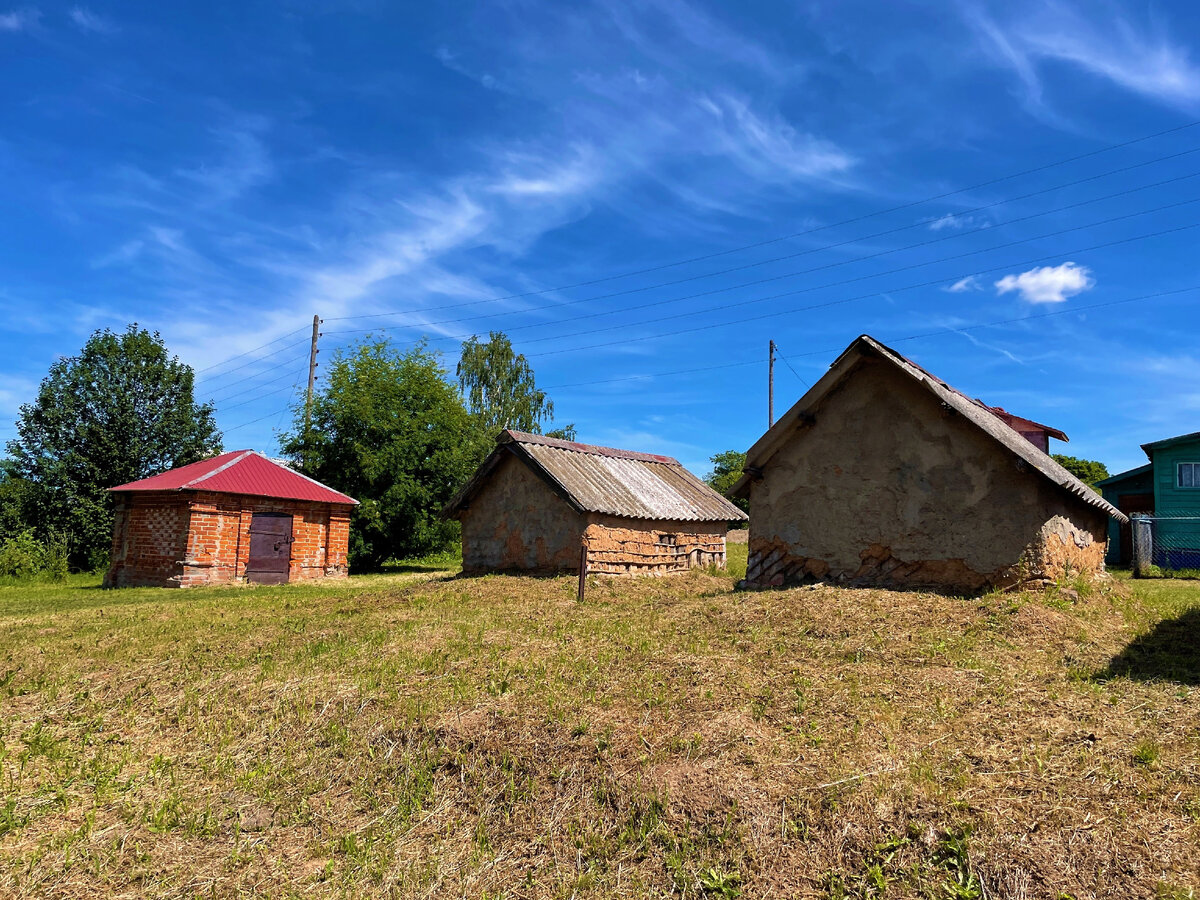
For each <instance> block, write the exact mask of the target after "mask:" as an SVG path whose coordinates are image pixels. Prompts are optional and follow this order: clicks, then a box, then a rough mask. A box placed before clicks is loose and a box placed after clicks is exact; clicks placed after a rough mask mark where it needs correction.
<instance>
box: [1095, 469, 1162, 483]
mask: <svg viewBox="0 0 1200 900" xmlns="http://www.w3.org/2000/svg"><path fill="white" fill-rule="evenodd" d="M1152 471H1154V464H1153V463H1146V464H1145V465H1144V466H1138V467H1137V468H1136V469H1130V470H1129V471H1127V472H1118V473H1117V474H1116V475H1109V476H1108V477H1107V478H1104V479H1102V480H1100V481H1097V482H1096V483H1095V485H1094V487H1108V486H1109V485H1113V484H1116V483H1117V482H1118V481H1125V480H1126V479H1129V478H1134V477H1136V476H1138V475H1146V474H1149V473H1150V472H1152Z"/></svg>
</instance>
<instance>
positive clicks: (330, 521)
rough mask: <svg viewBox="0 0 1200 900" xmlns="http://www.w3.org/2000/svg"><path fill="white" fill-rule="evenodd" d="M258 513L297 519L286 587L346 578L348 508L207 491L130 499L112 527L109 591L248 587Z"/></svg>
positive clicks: (129, 496)
mask: <svg viewBox="0 0 1200 900" xmlns="http://www.w3.org/2000/svg"><path fill="white" fill-rule="evenodd" d="M255 513H284V514H289V515H291V517H292V543H291V560H290V563H289V566H288V581H293V582H294V581H317V580H320V579H323V578H344V577H345V576H346V574H347V570H348V569H347V560H346V553H347V548H348V546H349V541H350V507H349V506H346V505H342V504H332V503H311V502H306V501H298V500H282V499H273V498H270V497H249V496H243V495H238V494H218V493H206V492H192V491H189V492H173V491H172V492H162V493H157V492H145V493H136V492H130V493H128V494H125V495H123V500H122V502H121V504H120V506H119V507H118V509H117V516H116V523H115V525H114V528H113V549H112V565H111V566H110V568H109V571H108V574H107V575H106V576H105V579H104V583H105V585H106V586H108V587H133V586H162V587H191V586H194V585H201V584H238V583H243V582H245V581H246V566H247V563H248V562H249V559H250V523H251V521H252V519H253V517H254V514H255Z"/></svg>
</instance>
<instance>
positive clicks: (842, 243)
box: [326, 147, 1200, 334]
mask: <svg viewBox="0 0 1200 900" xmlns="http://www.w3.org/2000/svg"><path fill="white" fill-rule="evenodd" d="M1194 153H1200V147H1190V148H1188V149H1187V150H1183V151H1180V152H1178V153H1171V154H1167V155H1165V156H1160V157H1156V158H1154V159H1150V160H1144V161H1142V162H1139V163H1134V164H1131V165H1127V166H1121V167H1119V168H1116V169H1110V170H1109V171H1107V172H1100V173H1099V174H1096V175H1089V176H1088V177H1086V178H1080V179H1076V180H1075V181H1069V182H1066V183H1063V184H1056V185H1051V186H1050V187H1047V188H1042V189H1040V190H1037V191H1031V192H1029V193H1026V194H1020V195H1018V196H1016V197H1005V198H1003V199H1001V200H996V201H993V202H992V203H985V204H983V205H981V206H976V207H972V208H970V209H963V210H958V211H957V212H956V213H955V215H956V216H969V215H971V214H973V213H978V212H983V211H986V210H989V209H995V208H996V207H998V206H1004V205H1007V204H1009V203H1018V202H1020V201H1022V200H1028V199H1031V198H1033V197H1040V196H1043V195H1045V194H1050V193H1054V192H1055V191H1061V190H1066V189H1068V188H1072V187H1078V186H1079V185H1081V184H1086V183H1088V182H1092V181H1098V180H1100V179H1102V178H1108V177H1111V176H1113V175H1119V174H1124V173H1127V172H1130V171H1132V170H1134V169H1140V168H1145V167H1146V166H1150V165H1156V164H1158V163H1161V162H1166V161H1169V160H1173V159H1178V158H1180V157H1183V156H1189V155H1191V154H1194ZM1198 174H1200V173H1198V172H1191V173H1188V174H1186V175H1181V176H1176V177H1174V178H1168V179H1166V180H1164V181H1159V182H1154V183H1151V184H1147V185H1141V186H1139V187H1136V188H1130V189H1127V190H1124V191H1118V192H1116V193H1113V194H1107V195H1105V196H1102V197H1095V198H1091V199H1088V200H1083V201H1080V202H1078V203H1074V204H1069V205H1067V206H1063V207H1058V208H1056V209H1051V210H1045V211H1043V212H1040V213H1034V214H1031V215H1029V216H1024V217H1020V218H1017V219H1011V220H1009V221H1007V222H1003V223H999V224H996V223H992V224H990V225H984V226H982V227H981V228H976V229H970V230H965V231H959V232H955V233H953V234H948V235H944V236H942V237H940V238H935V239H931V240H929V241H924V242H920V243H918V244H915V245H912V246H920V245H921V244H928V243H937V241H939V240H951V239H953V238H955V237H960V236H962V235H964V234H974V233H976V232H978V231H981V230H986V229H987V228H989V227H999V225H1004V224H1012V223H1015V222H1021V221H1025V220H1027V219H1030V218H1037V217H1039V216H1044V215H1051V214H1053V213H1055V212H1063V211H1065V210H1068V209H1075V208H1077V207H1079V206H1086V205H1088V204H1091V203H1099V202H1102V201H1103V200H1111V199H1113V198H1116V197H1122V196H1125V195H1127V194H1133V193H1137V192H1139V191H1144V190H1149V189H1151V188H1155V187H1162V186H1163V185H1166V184H1172V183H1174V182H1177V181H1183V180H1186V179H1188V178H1195V177H1196V176H1197V175H1198ZM929 225H930V222H929V221H928V220H926V221H917V222H909V223H907V224H904V225H898V226H896V227H894V228H888V229H884V230H883V231H876V232H873V233H871V234H865V235H860V236H857V237H853V238H847V239H845V240H842V241H837V242H834V243H831V244H822V245H821V246H819V247H808V248H805V249H803V250H798V251H796V252H794V253H787V254H783V255H781V256H773V257H770V258H768V259H763V260H756V261H755V262H750V263H744V264H742V265H739V266H732V267H729V268H726V269H718V270H716V271H709V272H702V273H700V274H697V275H689V276H688V277H686V278H679V279H675V280H673V281H660V282H657V283H655V284H650V285H642V286H640V287H633V288H626V289H624V290H620V291H613V292H611V293H607V294H596V295H593V296H590V297H580V298H575V299H573V300H564V301H561V302H559V303H553V304H549V305H546V306H535V307H524V308H521V309H516V310H507V311H505V312H502V313H492V314H485V315H483V316H475V317H470V318H464V319H446V320H442V321H440V322H436V323H431V324H446V323H454V322H466V321H474V320H475V319H481V318H495V317H497V316H505V315H519V314H521V313H528V312H538V311H542V310H552V309H557V308H559V307H562V306H571V305H577V304H580V303H591V302H594V301H596V300H608V299H612V298H613V297H623V296H628V295H631V294H638V293H644V292H646V291H653V290H657V289H659V288H663V287H672V286H674V285H677V284H687V283H690V282H693V281H700V280H704V279H707V278H715V277H717V276H719V275H729V274H731V273H733V272H742V271H745V270H747V269H754V268H760V267H762V266H766V265H771V264H772V263H777V262H783V261H785V260H788V259H796V258H798V257H801V256H809V255H811V254H813V253H821V252H823V251H826V250H835V249H838V248H841V247H846V246H849V245H851V244H858V243H862V242H864V241H870V240H875V239H876V238H881V237H887V236H890V235H893V234H899V233H900V232H903V231H911V230H912V229H914V228H922V227H928V226H929ZM900 249H903V248H900ZM805 271H811V270H805ZM750 283H751V284H754V283H756V282H750ZM506 299H511V298H509V297H500V298H485V299H482V300H469V301H465V302H463V303H452V304H448V305H443V306H430V307H424V308H422V309H419V310H403V311H393V312H385V313H367V314H364V315H359V316H330V317H328V319H326V321H329V322H338V321H348V320H356V319H378V318H388V317H393V316H413V315H419V314H424V313H429V312H438V311H443V310H447V309H460V308H463V307H468V306H478V305H480V304H484V303H493V302H496V301H497V300H506ZM410 324H416V325H420V324H421V323H403V322H402V323H399V324H397V325H381V326H375V327H373V328H365V329H359V330H361V331H375V330H379V329H388V328H405V327H409V325H410ZM330 333H331V334H349V333H352V332H351V331H350V330H341V331H333V332H330Z"/></svg>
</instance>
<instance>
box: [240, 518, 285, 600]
mask: <svg viewBox="0 0 1200 900" xmlns="http://www.w3.org/2000/svg"><path fill="white" fill-rule="evenodd" d="M291 563H292V517H291V516H290V515H288V514H287V513H255V514H254V516H253V518H251V519H250V561H249V562H247V563H246V580H247V581H253V582H255V583H256V584H286V583H287V580H288V573H289V570H290V569H291Z"/></svg>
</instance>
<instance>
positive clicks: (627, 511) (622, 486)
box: [446, 431, 746, 575]
mask: <svg viewBox="0 0 1200 900" xmlns="http://www.w3.org/2000/svg"><path fill="white" fill-rule="evenodd" d="M446 514H447V515H448V516H452V517H454V518H457V519H459V520H460V521H461V522H462V543H463V572H464V573H466V574H482V573H484V572H506V571H507V572H527V573H537V574H553V573H559V572H578V571H579V567H580V565H581V564H585V565H586V570H587V571H588V572H595V573H601V574H603V573H607V574H614V575H615V574H654V575H660V574H667V573H670V572H680V571H684V570H686V569H689V568H692V567H694V566H706V565H713V564H715V565H718V566H724V565H725V532H726V531H727V530H728V528H729V523H730V522H741V521H745V519H746V514H745V513H743V512H742V511H741V510H740V509H738V508H737V507H736V506H734V505H733V504H732V503H730V502H729V501H728V500H726V499H725V498H724V497H722V496H721V495H720V494H718V493H717V492H716V491H714V490H713V489H712V488H710V487H709V486H708V485H707V484H705V483H704V482H703V481H701V480H700V479H698V478H697V477H696V476H695V475H693V474H692V473H691V472H689V471H688V470H687V469H685V468H684V467H683V466H681V465H680V464H679V462H678V461H677V460H674V459H672V458H671V457H669V456H656V455H653V454H650V453H637V452H634V451H632V450H616V449H613V448H612V447H594V446H591V445H589V444H578V443H575V442H573V441H564V440H559V439H557V438H548V437H543V436H542V435H538V434H525V433H523V432H519V431H503V432H501V433H500V435H499V436H498V437H497V438H496V449H495V450H493V451H492V453H491V454H490V455H489V456H488V458H487V459H486V460H484V461H483V464H482V465H481V466H480V467H479V470H478V471H477V472H476V473H475V475H474V476H472V478H471V480H470V481H469V482H468V483H467V484H466V485H465V486H464V487H463V489H462V490H461V491H460V492H459V493H458V495H457V496H456V497H455V498H454V499H453V500H452V501H451V502H450V503H449V504H448V505H447V507H446Z"/></svg>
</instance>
